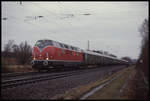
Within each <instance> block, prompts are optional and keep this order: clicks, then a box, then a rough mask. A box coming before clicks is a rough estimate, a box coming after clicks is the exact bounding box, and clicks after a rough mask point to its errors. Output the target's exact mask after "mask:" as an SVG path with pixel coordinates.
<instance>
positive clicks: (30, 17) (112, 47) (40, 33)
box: [1, 2, 149, 58]
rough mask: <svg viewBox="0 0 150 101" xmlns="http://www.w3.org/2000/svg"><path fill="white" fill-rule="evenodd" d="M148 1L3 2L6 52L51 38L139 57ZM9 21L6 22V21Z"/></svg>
mask: <svg viewBox="0 0 150 101" xmlns="http://www.w3.org/2000/svg"><path fill="white" fill-rule="evenodd" d="M148 6H149V5H148V2H22V4H20V2H2V18H3V19H1V20H2V46H1V47H2V49H3V47H4V45H5V44H6V43H7V42H8V40H14V41H15V43H16V44H20V43H21V42H22V41H27V42H28V43H29V44H30V45H31V46H33V45H34V44H35V42H36V41H37V40H39V39H51V40H55V41H59V42H63V43H66V44H70V45H73V46H77V47H79V48H81V49H87V41H88V40H89V41H90V49H91V50H93V49H95V50H103V51H108V52H109V53H112V54H115V55H117V56H118V57H119V58H120V57H123V56H129V57H131V58H138V56H139V53H140V45H141V37H140V33H139V30H138V29H139V27H140V26H141V24H142V23H143V21H144V19H145V18H147V19H148ZM5 18H6V19H5Z"/></svg>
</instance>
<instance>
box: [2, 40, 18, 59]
mask: <svg viewBox="0 0 150 101" xmlns="http://www.w3.org/2000/svg"><path fill="white" fill-rule="evenodd" d="M14 43H15V41H14V40H9V41H8V43H7V44H5V46H4V51H3V56H4V57H11V55H12V47H13V45H14Z"/></svg>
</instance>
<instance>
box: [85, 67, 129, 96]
mask: <svg viewBox="0 0 150 101" xmlns="http://www.w3.org/2000/svg"><path fill="white" fill-rule="evenodd" d="M131 70H132V68H128V69H126V70H124V71H122V72H123V74H122V75H121V76H120V77H118V78H117V79H115V80H113V81H112V82H111V83H109V84H108V85H106V86H104V87H103V88H102V89H101V90H99V91H97V92H96V93H94V94H93V95H91V96H89V97H88V98H87V99H119V94H120V89H121V88H122V86H123V85H124V84H125V82H126V81H127V79H128V76H129V74H130V73H131Z"/></svg>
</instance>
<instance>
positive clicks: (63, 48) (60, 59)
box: [32, 40, 83, 69]
mask: <svg viewBox="0 0 150 101" xmlns="http://www.w3.org/2000/svg"><path fill="white" fill-rule="evenodd" d="M32 57H33V60H32V67H33V68H37V69H46V68H53V67H57V66H77V65H80V64H81V63H82V61H83V55H82V52H81V49H80V48H78V47H73V46H71V45H67V44H63V43H60V42H56V41H53V40H39V41H37V42H36V44H35V46H34V47H33V51H32Z"/></svg>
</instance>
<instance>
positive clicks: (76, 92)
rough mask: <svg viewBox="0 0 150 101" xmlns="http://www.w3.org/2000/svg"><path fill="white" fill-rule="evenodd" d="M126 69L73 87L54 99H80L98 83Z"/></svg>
mask: <svg viewBox="0 0 150 101" xmlns="http://www.w3.org/2000/svg"><path fill="white" fill-rule="evenodd" d="M124 70H127V68H125V69H123V70H121V71H119V72H116V73H114V74H112V75H111V76H105V77H104V79H103V80H97V81H96V82H91V83H89V84H86V85H81V86H79V87H76V88H73V89H72V90H70V91H67V92H65V94H59V95H56V96H55V97H53V98H52V99H79V98H80V97H81V96H82V95H83V94H85V93H86V92H89V91H90V90H91V89H93V88H95V87H97V86H98V85H100V84H103V83H105V82H107V81H108V80H110V79H112V78H113V77H115V76H116V75H118V74H120V73H121V72H123V71H124Z"/></svg>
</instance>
